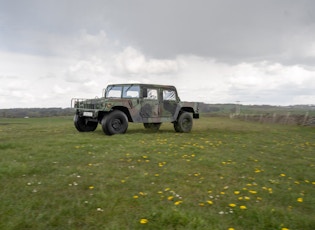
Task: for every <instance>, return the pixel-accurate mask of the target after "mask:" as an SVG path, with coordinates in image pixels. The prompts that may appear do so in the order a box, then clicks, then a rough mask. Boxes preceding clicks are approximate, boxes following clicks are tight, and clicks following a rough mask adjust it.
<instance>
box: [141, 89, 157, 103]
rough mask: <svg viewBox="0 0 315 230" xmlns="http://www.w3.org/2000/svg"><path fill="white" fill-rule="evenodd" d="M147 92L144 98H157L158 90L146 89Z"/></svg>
mask: <svg viewBox="0 0 315 230" xmlns="http://www.w3.org/2000/svg"><path fill="white" fill-rule="evenodd" d="M146 90H147V94H146V97H144V99H150V100H157V99H158V92H157V89H146Z"/></svg>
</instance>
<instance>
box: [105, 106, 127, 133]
mask: <svg viewBox="0 0 315 230" xmlns="http://www.w3.org/2000/svg"><path fill="white" fill-rule="evenodd" d="M101 123H102V129H103V132H104V133H105V134H106V135H114V134H123V133H125V132H126V131H127V129H128V118H127V116H126V114H124V113H123V112H122V111H120V110H114V111H113V112H111V113H109V114H107V115H105V116H104V117H103V119H102V122H101Z"/></svg>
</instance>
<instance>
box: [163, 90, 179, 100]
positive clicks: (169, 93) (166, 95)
mask: <svg viewBox="0 0 315 230" xmlns="http://www.w3.org/2000/svg"><path fill="white" fill-rule="evenodd" d="M163 100H164V101H176V94H175V91H174V90H163Z"/></svg>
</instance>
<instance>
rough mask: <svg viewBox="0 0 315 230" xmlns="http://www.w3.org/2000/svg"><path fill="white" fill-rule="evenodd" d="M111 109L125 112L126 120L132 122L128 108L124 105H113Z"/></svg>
mask: <svg viewBox="0 0 315 230" xmlns="http://www.w3.org/2000/svg"><path fill="white" fill-rule="evenodd" d="M112 110H120V111H121V112H123V113H124V114H126V116H127V118H128V122H132V117H131V115H130V113H129V110H128V109H127V108H126V107H124V106H115V107H113V108H112Z"/></svg>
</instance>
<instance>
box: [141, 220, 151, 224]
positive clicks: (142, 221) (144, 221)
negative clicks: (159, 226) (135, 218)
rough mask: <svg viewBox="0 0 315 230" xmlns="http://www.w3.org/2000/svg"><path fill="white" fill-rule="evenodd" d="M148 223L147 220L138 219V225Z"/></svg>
mask: <svg viewBox="0 0 315 230" xmlns="http://www.w3.org/2000/svg"><path fill="white" fill-rule="evenodd" d="M148 222H149V220H148V219H140V224H147V223H148Z"/></svg>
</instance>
